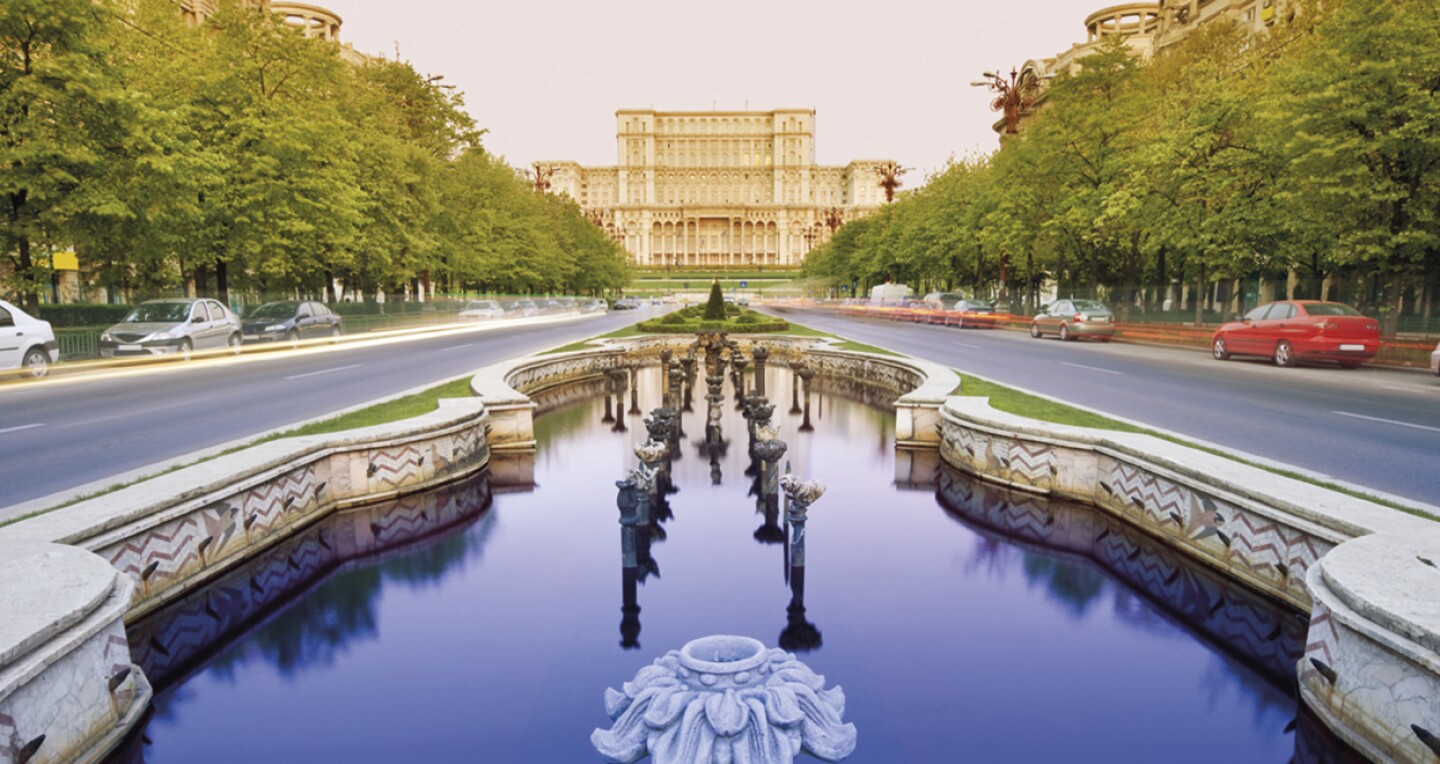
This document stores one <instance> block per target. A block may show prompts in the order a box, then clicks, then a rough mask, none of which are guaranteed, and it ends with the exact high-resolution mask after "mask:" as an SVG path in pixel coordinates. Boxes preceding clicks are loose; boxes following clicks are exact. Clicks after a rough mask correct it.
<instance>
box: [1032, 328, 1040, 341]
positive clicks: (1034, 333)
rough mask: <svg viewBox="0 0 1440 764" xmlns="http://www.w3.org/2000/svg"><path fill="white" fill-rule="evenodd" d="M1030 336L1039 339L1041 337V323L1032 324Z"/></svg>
mask: <svg viewBox="0 0 1440 764" xmlns="http://www.w3.org/2000/svg"><path fill="white" fill-rule="evenodd" d="M1030 336H1031V337H1034V338H1035V339H1037V340H1038V339H1040V325H1039V324H1031V325H1030Z"/></svg>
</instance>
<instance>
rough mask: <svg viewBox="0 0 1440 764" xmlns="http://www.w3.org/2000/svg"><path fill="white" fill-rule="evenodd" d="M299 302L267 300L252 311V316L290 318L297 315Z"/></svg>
mask: <svg viewBox="0 0 1440 764" xmlns="http://www.w3.org/2000/svg"><path fill="white" fill-rule="evenodd" d="M296 305H297V303H293V302H267V303H265V304H264V305H261V306H260V307H258V308H256V309H254V310H252V311H250V318H290V317H291V316H293V315H295V309H296Z"/></svg>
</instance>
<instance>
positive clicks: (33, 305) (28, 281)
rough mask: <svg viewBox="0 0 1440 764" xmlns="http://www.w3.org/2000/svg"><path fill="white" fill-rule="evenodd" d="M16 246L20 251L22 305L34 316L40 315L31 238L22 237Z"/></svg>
mask: <svg viewBox="0 0 1440 764" xmlns="http://www.w3.org/2000/svg"><path fill="white" fill-rule="evenodd" d="M16 245H17V246H18V247H19V249H20V268H19V271H20V272H19V276H20V278H21V284H22V285H23V286H22V288H23V289H24V291H22V292H21V293H20V304H21V305H22V306H23V307H24V309H25V312H26V313H29V314H30V315H32V316H38V315H40V295H38V294H36V293H35V262H34V261H33V260H32V259H31V257H30V237H29V236H21V237H20V238H19V239H18V240H17V241H16Z"/></svg>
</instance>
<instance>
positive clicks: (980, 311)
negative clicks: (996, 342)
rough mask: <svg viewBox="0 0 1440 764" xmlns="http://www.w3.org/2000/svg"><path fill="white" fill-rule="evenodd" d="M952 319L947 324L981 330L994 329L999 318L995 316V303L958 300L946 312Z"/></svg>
mask: <svg viewBox="0 0 1440 764" xmlns="http://www.w3.org/2000/svg"><path fill="white" fill-rule="evenodd" d="M946 313H948V314H949V316H950V318H949V320H948V321H947V323H950V324H954V325H955V326H958V327H960V328H961V329H965V328H979V327H983V328H986V329H994V328H995V322H996V320H997V319H998V317H997V316H996V315H995V303H993V302H987V301H985V300H958V301H956V302H955V303H954V304H952V305H951V306H950V308H949V310H947V311H946Z"/></svg>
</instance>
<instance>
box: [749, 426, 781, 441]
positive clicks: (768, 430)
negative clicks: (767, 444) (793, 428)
mask: <svg viewBox="0 0 1440 764" xmlns="http://www.w3.org/2000/svg"><path fill="white" fill-rule="evenodd" d="M779 437H780V428H779V427H771V426H769V425H763V426H761V427H756V428H755V439H756V440H776V439H778V438H779Z"/></svg>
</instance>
